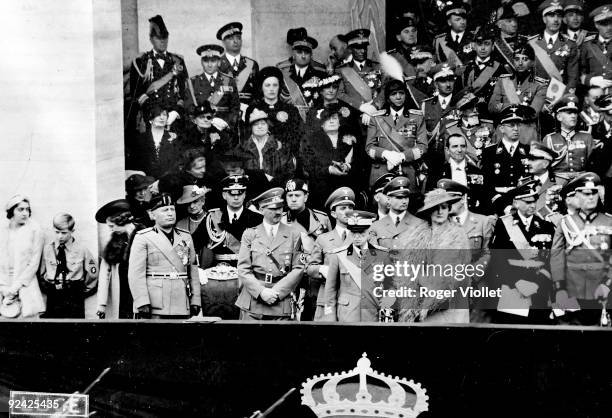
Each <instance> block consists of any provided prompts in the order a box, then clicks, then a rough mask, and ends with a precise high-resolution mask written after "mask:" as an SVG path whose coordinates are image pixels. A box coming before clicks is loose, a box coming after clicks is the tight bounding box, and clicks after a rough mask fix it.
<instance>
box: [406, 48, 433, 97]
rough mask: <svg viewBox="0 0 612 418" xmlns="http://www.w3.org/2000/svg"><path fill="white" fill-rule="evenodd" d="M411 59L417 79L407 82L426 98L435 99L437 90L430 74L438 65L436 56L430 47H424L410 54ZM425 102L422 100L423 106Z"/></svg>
mask: <svg viewBox="0 0 612 418" xmlns="http://www.w3.org/2000/svg"><path fill="white" fill-rule="evenodd" d="M410 59H411V62H412V64H413V65H414V68H415V71H416V77H415V78H414V79H413V80H407V82H408V84H409V85H411V86H412V87H414V88H415V89H416V92H415V96H416V95H417V94H416V93H417V92H418V93H422V94H423V95H424V96H425V97H426V98H427V97H433V94H434V91H435V89H436V86H435V83H433V79H432V78H431V77H429V72H430V71H431V69H432V68H433V67H435V65H436V63H435V61H434V55H433V52H432V51H431V48H429V47H422V48H420V49H419V50H417V51H414V52H413V53H412V54H410ZM422 104H423V101H422V100H421V106H422Z"/></svg>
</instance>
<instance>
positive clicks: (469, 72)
mask: <svg viewBox="0 0 612 418" xmlns="http://www.w3.org/2000/svg"><path fill="white" fill-rule="evenodd" d="M510 71H511V69H509V68H507V67H506V66H504V65H503V64H502V63H501V62H499V61H496V60H494V59H493V58H492V57H490V58H489V60H488V61H487V62H486V63H485V64H484V67H483V68H482V69H481V68H480V66H479V65H478V64H477V63H476V59H473V60H472V61H470V62H468V63H467V65H466V67H465V69H464V70H463V73H462V74H461V85H462V87H463V88H466V87H470V88H472V89H473V91H474V94H475V95H476V96H477V97H478V98H479V109H480V108H481V106H480V105H481V104H483V105H484V106H483V107H484V109H482V110H486V107H487V105H488V103H489V99H490V98H491V96H492V95H493V89H494V88H495V84H496V83H497V79H498V78H499V76H500V75H502V74H508V73H509V72H510ZM481 76H482V78H481ZM476 81H477V83H475V82H476Z"/></svg>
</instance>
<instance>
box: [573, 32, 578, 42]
mask: <svg viewBox="0 0 612 418" xmlns="http://www.w3.org/2000/svg"><path fill="white" fill-rule="evenodd" d="M576 39H578V32H574V35H573V36H572V41H575V40H576Z"/></svg>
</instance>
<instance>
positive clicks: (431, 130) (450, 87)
mask: <svg viewBox="0 0 612 418" xmlns="http://www.w3.org/2000/svg"><path fill="white" fill-rule="evenodd" d="M429 77H430V78H431V79H432V81H433V84H434V86H435V89H434V95H433V96H432V97H430V98H428V99H425V100H424V101H423V104H422V108H421V110H422V111H423V115H424V118H425V127H426V128H427V136H428V137H429V138H432V139H435V138H437V137H438V135H439V134H440V129H441V128H442V124H441V121H442V118H443V117H444V116H445V115H446V113H448V112H449V111H450V110H451V107H452V106H451V100H452V98H453V92H454V90H455V78H456V77H455V72H454V71H453V69H452V68H451V67H450V65H448V63H441V64H437V65H435V66H434V67H432V68H431V70H430V71H429Z"/></svg>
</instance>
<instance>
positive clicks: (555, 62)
mask: <svg viewBox="0 0 612 418" xmlns="http://www.w3.org/2000/svg"><path fill="white" fill-rule="evenodd" d="M538 10H540V11H541V13H542V20H543V21H544V25H545V29H544V33H542V34H539V35H535V36H533V37H531V38H529V44H530V45H531V46H532V48H533V49H534V52H535V55H536V66H535V74H536V75H537V76H539V77H542V78H545V79H549V80H550V79H552V78H554V79H556V80H558V81H560V82H562V83H563V84H565V86H566V87H567V89H568V91H569V92H574V90H575V89H576V86H577V85H578V82H579V80H578V78H579V76H580V66H579V52H578V47H577V46H576V42H574V41H572V40H571V39H567V38H566V37H565V36H564V35H563V34H562V33H561V23H562V19H563V6H562V5H561V3H560V2H559V0H545V1H544V2H542V3H541V4H540V6H539V8H538Z"/></svg>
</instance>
